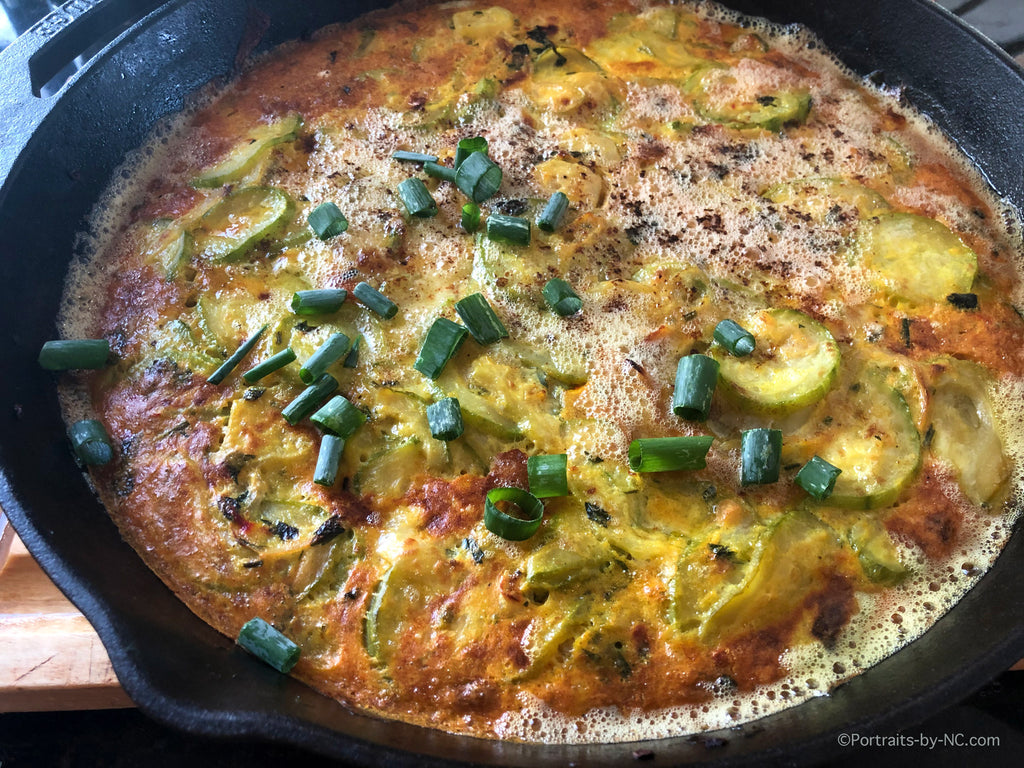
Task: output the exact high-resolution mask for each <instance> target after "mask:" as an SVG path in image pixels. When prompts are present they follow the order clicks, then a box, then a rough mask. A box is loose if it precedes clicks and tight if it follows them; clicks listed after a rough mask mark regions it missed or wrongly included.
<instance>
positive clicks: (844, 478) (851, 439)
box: [817, 366, 921, 509]
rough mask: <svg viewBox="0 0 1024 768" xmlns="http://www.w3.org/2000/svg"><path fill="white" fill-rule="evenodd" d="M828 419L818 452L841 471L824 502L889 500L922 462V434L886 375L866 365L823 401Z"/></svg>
mask: <svg viewBox="0 0 1024 768" xmlns="http://www.w3.org/2000/svg"><path fill="white" fill-rule="evenodd" d="M824 405H825V406H826V408H825V412H826V413H827V414H828V417H829V419H830V423H829V426H828V429H827V431H826V432H825V434H824V436H823V438H822V440H823V442H822V443H821V444H820V445H819V446H818V449H817V452H818V455H819V456H821V458H823V459H825V461H827V462H829V463H830V464H832V465H833V466H836V467H839V469H841V470H842V471H843V473H842V474H841V475H839V478H838V479H837V480H836V485H835V489H834V490H833V492H832V495H831V496H829V498H828V503H829V504H831V505H834V506H839V507H850V508H855V509H876V508H878V507H887V506H889V505H891V504H893V503H894V502H895V501H896V500H897V499H898V498H899V495H900V493H901V492H902V491H903V489H904V488H905V487H906V486H907V485H908V484H909V483H910V481H911V480H912V479H913V477H914V474H915V473H916V472H917V468H918V465H919V464H920V460H921V437H920V435H919V434H918V432H917V428H916V427H915V426H914V419H913V417H912V416H911V414H910V408H908V407H907V402H906V400H904V399H903V396H902V395H901V394H900V393H899V392H897V391H896V390H895V389H893V388H892V387H891V386H889V384H888V383H887V382H886V377H885V373H884V372H883V371H882V370H880V369H879V368H877V367H875V366H868V367H866V368H865V369H864V370H863V371H862V372H861V373H860V375H858V376H857V377H856V378H855V379H854V380H853V382H852V383H850V384H849V385H848V386H845V387H840V388H839V389H837V390H836V391H835V393H834V396H833V397H830V398H828V400H826V401H825V403H824Z"/></svg>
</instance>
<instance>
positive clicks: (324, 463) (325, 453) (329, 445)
mask: <svg viewBox="0 0 1024 768" xmlns="http://www.w3.org/2000/svg"><path fill="white" fill-rule="evenodd" d="M344 450H345V438H343V437H338V436H337V435H324V436H323V437H321V438H320V453H319V454H317V457H316V470H315V471H314V472H313V482H314V483H316V484H317V485H326V486H327V487H328V488H329V487H331V486H332V485H334V481H335V480H337V479H338V464H340V463H341V453H342V451H344Z"/></svg>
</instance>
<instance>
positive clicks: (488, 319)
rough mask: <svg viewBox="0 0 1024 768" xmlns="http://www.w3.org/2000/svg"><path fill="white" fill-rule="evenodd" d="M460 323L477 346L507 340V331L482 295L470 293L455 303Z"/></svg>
mask: <svg viewBox="0 0 1024 768" xmlns="http://www.w3.org/2000/svg"><path fill="white" fill-rule="evenodd" d="M455 311H456V312H458V314H459V317H461V318H462V322H464V323H465V324H466V330H468V331H469V332H470V333H471V334H472V335H473V338H474V339H476V341H477V343H478V344H493V343H494V342H496V341H498V340H499V339H507V338H508V329H507V328H505V324H504V323H502V322H501V318H499V317H498V315H497V314H496V313H495V312H494V309H493V308H492V307H491V305H490V304H489V303H488V301H487V299H486V298H485V297H484V295H483V294H482V293H472V294H470V295H469V296H466V297H465V298H464V299H459V301H457V302H456V303H455Z"/></svg>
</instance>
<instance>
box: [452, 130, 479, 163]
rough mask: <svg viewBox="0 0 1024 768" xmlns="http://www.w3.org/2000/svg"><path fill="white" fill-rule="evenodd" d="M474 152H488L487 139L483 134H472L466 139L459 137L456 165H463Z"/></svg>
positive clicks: (456, 149)
mask: <svg viewBox="0 0 1024 768" xmlns="http://www.w3.org/2000/svg"><path fill="white" fill-rule="evenodd" d="M474 152H483V153H484V154H485V155H486V154H487V139H485V138H484V137H483V136H471V137H469V138H465V139H459V144H458V146H457V147H456V148H455V167H456V168H458V167H459V166H460V165H462V163H463V161H465V159H466V158H467V157H469V156H470V155H471V154H473V153H474Z"/></svg>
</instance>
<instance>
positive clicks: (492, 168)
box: [455, 152, 502, 203]
mask: <svg viewBox="0 0 1024 768" xmlns="http://www.w3.org/2000/svg"><path fill="white" fill-rule="evenodd" d="M501 177H502V173H501V168H500V167H499V166H498V165H497V163H495V162H494V161H493V160H491V158H489V157H488V156H487V155H486V154H485V153H483V152H471V153H470V154H469V157H467V158H466V159H465V160H463V161H462V162H461V163H459V166H458V170H457V171H456V172H455V186H457V187H458V188H459V189H460V190H462V193H463V194H464V195H465V196H466V197H468V198H469V199H470V200H472V201H473V202H474V203H482V202H483V201H484V200H487V199H488V198H490V197H493V196H494V193H495V192H497V191H498V187H500V186H501Z"/></svg>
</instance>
